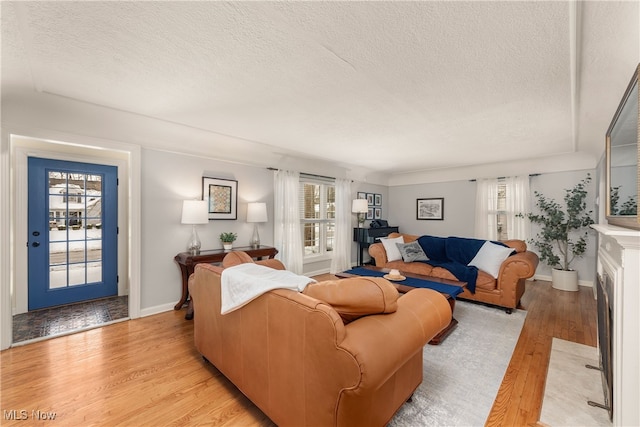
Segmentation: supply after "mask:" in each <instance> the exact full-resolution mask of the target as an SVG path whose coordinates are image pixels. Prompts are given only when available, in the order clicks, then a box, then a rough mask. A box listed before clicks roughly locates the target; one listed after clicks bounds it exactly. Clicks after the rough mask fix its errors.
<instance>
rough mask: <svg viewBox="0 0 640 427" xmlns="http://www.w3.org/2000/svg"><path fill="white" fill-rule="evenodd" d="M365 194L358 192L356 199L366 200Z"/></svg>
mask: <svg viewBox="0 0 640 427" xmlns="http://www.w3.org/2000/svg"><path fill="white" fill-rule="evenodd" d="M366 198H367V193H363V192H362V191H358V193H357V197H356V199H366Z"/></svg>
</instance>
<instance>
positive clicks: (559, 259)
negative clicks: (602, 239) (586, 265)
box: [519, 174, 594, 291]
mask: <svg viewBox="0 0 640 427" xmlns="http://www.w3.org/2000/svg"><path fill="white" fill-rule="evenodd" d="M589 182H591V175H590V174H587V177H586V178H584V179H583V180H581V181H580V182H579V183H578V184H576V185H575V186H574V187H573V188H571V189H565V192H566V193H565V196H564V202H565V206H561V205H560V204H559V203H558V202H556V201H555V200H553V199H550V198H547V197H545V196H544V195H542V194H541V193H539V192H537V191H535V192H534V196H535V198H536V206H537V207H538V209H539V210H540V212H541V213H539V214H533V213H527V214H520V215H519V216H520V217H526V218H528V219H529V220H530V221H531V222H532V223H534V224H538V225H539V226H540V227H541V229H540V231H539V232H538V234H537V235H536V237H535V239H531V240H529V242H530V243H532V244H533V245H534V246H535V247H536V248H538V250H539V256H540V260H541V261H544V262H546V264H547V265H548V266H549V267H551V268H552V270H551V281H552V286H553V287H554V288H556V289H560V290H565V291H577V290H578V272H577V271H575V270H572V269H571V262H572V261H573V260H575V259H576V258H579V257H581V256H582V255H584V253H585V251H586V250H587V240H586V239H587V232H588V228H587V227H589V225H591V224H593V223H594V221H593V219H592V218H591V214H592V211H590V210H589V211H588V210H587V204H586V202H585V199H586V197H587V189H586V187H587V185H588V184H589Z"/></svg>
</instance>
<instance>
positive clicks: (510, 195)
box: [505, 175, 531, 241]
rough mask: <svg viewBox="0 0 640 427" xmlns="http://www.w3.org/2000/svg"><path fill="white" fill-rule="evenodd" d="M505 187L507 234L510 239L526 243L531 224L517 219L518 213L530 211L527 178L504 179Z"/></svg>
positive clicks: (525, 220)
mask: <svg viewBox="0 0 640 427" xmlns="http://www.w3.org/2000/svg"><path fill="white" fill-rule="evenodd" d="M505 184H506V186H507V188H506V189H507V206H506V211H507V233H508V235H509V238H510V239H520V240H524V241H526V240H527V239H529V238H530V237H531V224H530V222H529V220H528V219H527V218H518V217H516V215H517V214H518V213H523V214H526V213H529V212H530V211H531V189H530V185H529V176H528V175H524V176H515V177H509V178H506V179H505Z"/></svg>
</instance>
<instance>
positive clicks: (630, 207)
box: [610, 186, 638, 215]
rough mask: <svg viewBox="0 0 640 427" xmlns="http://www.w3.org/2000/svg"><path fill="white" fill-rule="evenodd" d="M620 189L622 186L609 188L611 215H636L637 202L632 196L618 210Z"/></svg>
mask: <svg viewBox="0 0 640 427" xmlns="http://www.w3.org/2000/svg"><path fill="white" fill-rule="evenodd" d="M621 187H622V186H618V187H610V192H611V197H610V200H611V205H610V206H611V207H610V210H611V215H636V214H637V212H638V202H637V201H636V199H635V197H633V196H629V197H627V200H626V201H625V202H624V203H623V204H622V206H621V207H620V208H618V202H619V201H620V188H621Z"/></svg>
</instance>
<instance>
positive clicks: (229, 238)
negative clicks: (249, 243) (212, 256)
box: [220, 232, 238, 251]
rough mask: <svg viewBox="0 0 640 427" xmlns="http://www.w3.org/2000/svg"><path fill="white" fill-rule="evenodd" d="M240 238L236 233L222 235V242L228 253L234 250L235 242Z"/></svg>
mask: <svg viewBox="0 0 640 427" xmlns="http://www.w3.org/2000/svg"><path fill="white" fill-rule="evenodd" d="M237 238H238V235H237V234H236V233H231V232H225V233H220V241H221V242H222V246H223V247H224V249H225V250H226V251H230V250H231V249H232V248H233V242H235V240H236V239H237Z"/></svg>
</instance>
